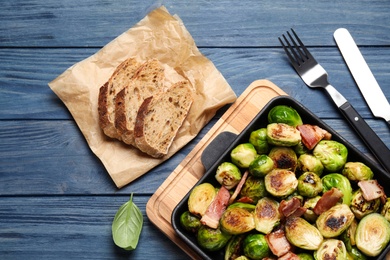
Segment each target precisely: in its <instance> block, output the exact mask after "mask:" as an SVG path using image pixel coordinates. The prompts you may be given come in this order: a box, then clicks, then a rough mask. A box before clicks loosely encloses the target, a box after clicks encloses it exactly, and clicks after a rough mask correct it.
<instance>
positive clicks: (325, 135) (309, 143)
mask: <svg viewBox="0 0 390 260" xmlns="http://www.w3.org/2000/svg"><path fill="white" fill-rule="evenodd" d="M297 129H298V131H299V132H300V133H301V137H302V143H303V144H304V145H305V146H306V147H307V149H309V150H312V149H313V148H314V147H315V146H316V145H317V144H318V142H319V141H321V140H322V139H327V140H329V139H331V137H332V135H331V134H330V133H329V132H328V131H326V130H324V129H322V128H321V127H319V126H317V125H309V124H304V125H299V126H297Z"/></svg>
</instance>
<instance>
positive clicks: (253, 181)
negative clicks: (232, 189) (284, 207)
mask: <svg viewBox="0 0 390 260" xmlns="http://www.w3.org/2000/svg"><path fill="white" fill-rule="evenodd" d="M267 195H268V192H267V190H266V189H265V181H264V178H256V177H254V176H252V175H249V176H248V178H247V179H246V181H245V183H244V185H243V186H242V189H241V191H240V198H246V199H249V200H250V201H252V202H251V203H253V204H256V203H257V201H258V200H259V199H260V198H262V197H265V196H267Z"/></svg>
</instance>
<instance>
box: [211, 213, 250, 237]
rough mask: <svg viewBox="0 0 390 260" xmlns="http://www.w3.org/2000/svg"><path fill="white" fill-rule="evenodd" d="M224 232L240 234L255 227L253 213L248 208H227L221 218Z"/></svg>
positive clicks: (220, 222) (221, 226)
mask: <svg viewBox="0 0 390 260" xmlns="http://www.w3.org/2000/svg"><path fill="white" fill-rule="evenodd" d="M219 224H220V228H221V230H222V231H223V232H225V233H228V234H231V235H239V234H243V233H246V232H249V231H251V230H253V229H254V228H255V221H254V218H253V214H252V213H251V212H249V211H248V210H246V209H243V208H239V207H233V208H227V209H226V210H225V211H224V212H223V214H222V216H221V219H220V220H219Z"/></svg>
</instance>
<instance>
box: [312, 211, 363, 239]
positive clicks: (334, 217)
mask: <svg viewBox="0 0 390 260" xmlns="http://www.w3.org/2000/svg"><path fill="white" fill-rule="evenodd" d="M354 218H355V215H354V214H353V213H352V211H351V209H350V208H349V207H348V206H347V205H346V204H337V205H335V206H333V207H331V208H330V209H328V210H327V211H325V212H324V213H322V214H321V215H319V216H318V218H317V220H316V225H317V228H318V230H319V231H320V232H321V234H322V235H323V236H324V237H326V238H333V237H337V236H339V235H340V234H341V233H343V232H344V231H345V230H346V229H347V228H348V227H349V225H351V223H352V222H353V220H354Z"/></svg>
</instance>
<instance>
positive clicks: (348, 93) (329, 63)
mask: <svg viewBox="0 0 390 260" xmlns="http://www.w3.org/2000/svg"><path fill="white" fill-rule="evenodd" d="M96 51H98V49H97V48H91V49H84V48H75V49H74V48H68V49H56V48H55V49H50V48H49V49H45V48H44V49H30V48H26V49H24V48H22V49H0V57H1V59H2V62H1V63H0V108H1V109H0V119H71V118H72V117H71V115H70V114H69V113H68V111H67V109H66V107H65V106H64V105H63V103H62V102H61V101H60V100H59V99H58V97H57V96H56V95H55V94H54V92H52V91H51V90H50V88H49V87H48V85H47V84H48V83H49V82H50V81H51V80H53V79H55V78H56V77H57V76H58V75H60V74H61V73H62V72H63V71H64V70H66V69H67V68H69V67H70V66H72V65H73V64H74V63H76V62H78V61H81V60H83V59H85V58H87V57H88V56H90V55H92V54H93V53H95V52H96ZM201 51H202V53H203V54H204V55H205V56H207V57H208V58H209V59H210V60H211V61H213V62H214V64H215V65H216V67H217V68H218V69H219V70H220V72H221V73H222V75H224V77H225V78H226V80H227V81H228V82H229V84H230V85H231V87H232V88H233V89H234V91H235V92H236V94H237V95H240V94H241V93H242V92H243V91H244V90H245V88H247V87H248V86H249V85H250V83H252V82H253V81H255V80H257V79H263V78H265V79H269V80H271V81H272V82H273V83H275V84H276V85H277V86H279V87H280V88H282V89H283V90H284V91H285V92H287V93H288V94H289V95H291V96H292V97H294V98H295V99H297V100H298V101H299V102H301V103H302V104H304V105H305V106H307V107H308V108H309V109H310V110H312V111H313V112H314V113H316V114H317V115H318V116H320V117H326V118H338V117H340V115H339V114H338V112H337V109H336V108H335V106H334V105H333V104H332V103H331V101H330V100H329V98H328V96H327V95H326V94H325V93H324V92H323V91H322V90H312V89H309V88H308V87H306V85H305V84H304V83H303V81H302V80H301V79H300V78H299V77H298V75H297V74H296V73H295V71H294V70H293V69H292V67H291V66H290V64H289V62H288V60H287V56H286V55H285V54H284V53H283V50H282V49H281V47H277V48H201ZM311 51H312V52H313V54H314V55H315V57H316V58H317V59H318V61H319V62H320V63H321V64H322V65H323V67H324V68H325V69H326V70H327V71H328V73H329V77H330V81H331V83H332V84H333V85H334V86H335V87H336V88H337V89H339V91H340V92H341V93H342V94H344V95H345V97H346V98H347V99H348V100H349V101H350V102H351V103H352V104H353V106H355V108H356V109H357V110H358V111H359V113H361V114H362V116H363V117H365V118H369V117H371V116H372V114H371V112H370V110H369V109H368V107H367V105H366V103H365V101H364V100H363V98H362V96H361V94H360V92H359V90H358V88H357V87H356V84H355V82H354V81H353V79H352V77H351V75H350V73H349V71H348V68H347V67H346V65H345V63H344V61H343V59H342V57H341V55H340V53H339V51H338V49H337V47H332V48H311ZM362 52H363V55H364V56H365V57H366V59H367V62H368V64H369V66H370V68H371V69H372V71H373V73H374V75H375V76H376V77H377V80H378V82H379V84H380V85H381V86H382V89H383V91H384V93H385V94H386V96H387V97H390V82H389V81H388V80H387V79H388V78H390V70H389V69H388V66H385V64H387V63H388V61H389V60H390V49H389V48H378V47H372V48H362ZM318 104H327V106H318ZM328 104H329V105H328Z"/></svg>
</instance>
